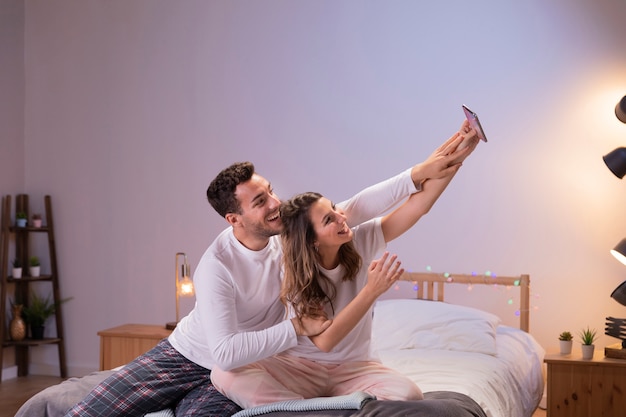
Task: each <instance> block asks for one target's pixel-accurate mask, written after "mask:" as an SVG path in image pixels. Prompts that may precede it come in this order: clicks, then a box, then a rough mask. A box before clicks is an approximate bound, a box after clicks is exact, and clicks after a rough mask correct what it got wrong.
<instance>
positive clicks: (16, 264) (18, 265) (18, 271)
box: [11, 258, 22, 279]
mask: <svg viewBox="0 0 626 417" xmlns="http://www.w3.org/2000/svg"><path fill="white" fill-rule="evenodd" d="M12 264H13V269H12V271H11V275H12V276H13V279H18V278H22V261H21V260H20V258H15V259H13V263H12Z"/></svg>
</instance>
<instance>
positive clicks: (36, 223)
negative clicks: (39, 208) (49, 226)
mask: <svg viewBox="0 0 626 417" xmlns="http://www.w3.org/2000/svg"><path fill="white" fill-rule="evenodd" d="M41 223H42V220H41V214H39V213H35V214H33V227H41Z"/></svg>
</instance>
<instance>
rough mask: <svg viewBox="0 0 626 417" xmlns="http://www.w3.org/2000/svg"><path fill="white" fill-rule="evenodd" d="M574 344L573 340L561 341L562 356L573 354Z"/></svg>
mask: <svg viewBox="0 0 626 417" xmlns="http://www.w3.org/2000/svg"><path fill="white" fill-rule="evenodd" d="M572 344H573V341H571V340H559V348H560V350H561V355H569V354H571V353H572Z"/></svg>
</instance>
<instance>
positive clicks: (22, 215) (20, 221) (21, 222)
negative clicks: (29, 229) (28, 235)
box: [15, 211, 28, 227]
mask: <svg viewBox="0 0 626 417" xmlns="http://www.w3.org/2000/svg"><path fill="white" fill-rule="evenodd" d="M27 220H28V216H27V215H26V212H24V211H18V212H17V213H15V224H16V225H17V227H26V222H27Z"/></svg>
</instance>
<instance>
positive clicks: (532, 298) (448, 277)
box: [394, 265, 541, 317]
mask: <svg viewBox="0 0 626 417" xmlns="http://www.w3.org/2000/svg"><path fill="white" fill-rule="evenodd" d="M426 272H428V273H433V270H432V267H431V266H430V265H429V266H426ZM441 275H442V276H443V277H444V278H445V279H446V282H449V283H454V275H453V274H451V273H449V272H443V273H441ZM468 275H471V276H474V277H476V278H477V282H476V284H481V285H482V284H489V283H488V282H487V281H486V279H489V278H496V277H497V274H496V273H494V272H493V271H490V270H487V271H485V272H484V273H482V274H480V273H478V272H476V271H472V272H471V273H469V274H468ZM480 277H482V281H480V282H479V281H478V280H480ZM513 286H515V287H519V286H520V280H515V281H514V283H513ZM510 287H511V286H510V285H503V284H498V283H494V284H492V288H493V289H494V290H495V291H502V290H503V289H504V290H505V291H509V290H510V289H511V288H510ZM473 288H474V283H472V282H470V283H468V284H467V291H472V290H473ZM418 289H419V284H418V283H417V282H416V281H413V291H414V292H417V291H418ZM394 290H396V291H397V290H400V286H399V285H395V287H394ZM540 298H541V296H540V295H539V294H538V293H534V292H532V291H531V292H530V302H531V304H532V305H530V306H529V311H530V310H532V311H537V310H539V305H538V304H536V303H534V302H533V301H537V300H538V299H540ZM514 303H515V301H514V300H513V297H508V298H507V299H506V304H507V305H509V306H512V305H513V304H514ZM514 314H515V316H517V317H519V315H520V309H519V308H518V309H516V310H515V313H514Z"/></svg>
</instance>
